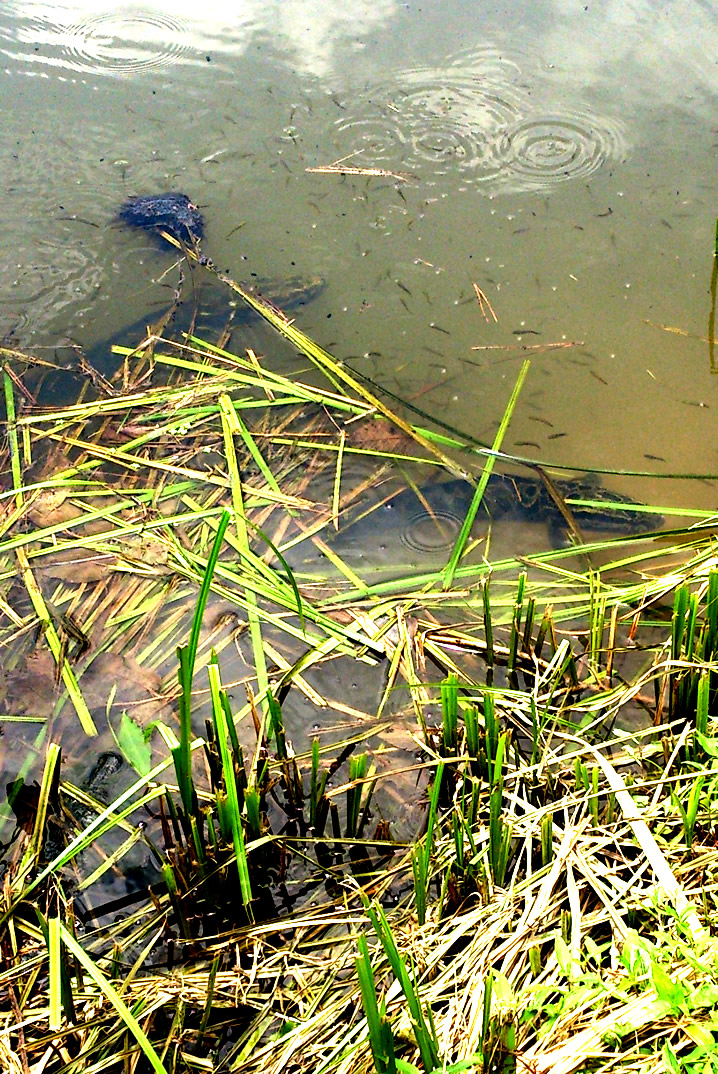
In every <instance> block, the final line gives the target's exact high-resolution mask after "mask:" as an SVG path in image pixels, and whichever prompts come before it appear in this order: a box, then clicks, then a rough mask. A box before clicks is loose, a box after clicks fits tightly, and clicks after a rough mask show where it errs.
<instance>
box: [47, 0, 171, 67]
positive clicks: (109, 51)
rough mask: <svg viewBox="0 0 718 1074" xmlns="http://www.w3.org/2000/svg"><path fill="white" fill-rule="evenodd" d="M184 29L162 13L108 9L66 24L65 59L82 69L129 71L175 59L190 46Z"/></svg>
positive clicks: (161, 64) (156, 65)
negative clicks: (108, 10) (102, 12)
mask: <svg viewBox="0 0 718 1074" xmlns="http://www.w3.org/2000/svg"><path fill="white" fill-rule="evenodd" d="M183 31H184V26H183V25H182V23H181V22H180V21H179V19H175V18H174V17H173V16H171V15H167V14H165V13H161V12H155V11H147V12H145V11H128V12H107V13H105V14H103V15H95V16H92V17H90V18H88V19H86V20H84V21H83V22H81V23H78V24H77V25H76V26H71V27H69V29H68V30H67V33H66V42H65V48H66V52H67V56H68V62H69V63H71V64H73V65H77V66H79V67H81V68H83V69H87V70H89V71H93V72H95V73H102V72H110V73H116V74H122V73H129V72H134V71H138V70H142V69H143V68H150V67H164V66H166V65H167V64H171V63H173V62H175V61H176V60H177V59H178V58H179V57H181V56H182V55H183V54H184V53H186V52H187V51H188V50H189V46H188V45H187V43H186V42H184V41H183V39H182V38H183Z"/></svg>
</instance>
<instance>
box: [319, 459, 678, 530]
mask: <svg viewBox="0 0 718 1074" xmlns="http://www.w3.org/2000/svg"><path fill="white" fill-rule="evenodd" d="M551 484H552V486H553V487H554V489H555V491H556V493H557V498H556V499H554V497H553V496H552V495H551V493H550V492H549V490H548V487H547V485H546V484H545V483H544V482H543V481H542V480H541V478H540V477H539V476H538V475H537V476H535V477H534V476H520V475H517V474H496V473H495V474H492V475H491V477H490V479H489V483H488V485H487V486H486V490H485V492H484V496H483V499H482V501H481V506H480V508H479V515H478V518H479V519H480V518H481V517H482V515H483V517H484V518H486V517H487V516H488V517H489V518H492V519H512V518H513V519H516V520H523V521H526V522H538V523H542V524H544V525H546V526H548V529H549V533H550V535H551V539H552V541H553V543H554V544H560V543H562V542H564V541H565V537H566V532H567V530H568V529H569V526H568V522H567V520H566V518H565V516H564V514H563V512H562V510H561V508H560V506H559V503H560V502H561V501H571V500H585V501H592V502H593V504H596V505H597V506H591V507H588V506H578V505H574V504H572V503H570V502H569V503H568V504H567V507H568V511H570V514H571V516H572V518H573V519H574V520H575V522H576V524H577V525H578V526H579V527H580V529H582V530H588V531H600V532H606V533H608V532H611V533H620V534H622V535H624V536H630V535H631V534H637V533H645V532H646V531H648V530H654V529H657V528H659V527H660V526H661V523H662V522H663V519H662V517H661V516H660V515H657V514H653V513H652V512H651V513H649V512H647V511H642V510H641V507H642V506H643V505H642V504H636V503H635V502H634V501H633V500H631V499H630V498H628V497H627V496H622V495H621V494H620V493H618V492H613V491H612V490H611V489H607V488H605V487H604V486H603V485H601V484H599V483H598V482H597V481H596V480H595V479H594V478H593V477H591V476H586V477H582V478H574V479H572V480H567V481H566V480H552V482H551ZM474 491H475V489H474V486H473V485H471V484H469V482H468V481H462V480H461V479H455V480H453V481H443V482H437V483H435V484H430V485H425V486H423V487H422V488H420V489H419V490H418V495H417V493H416V492H414V490H413V489H404V490H403V491H402V492H399V493H397V495H396V496H394V497H392V498H391V499H389V500H387V501H386V502H385V503H382V504H381V506H379V507H377V508H375V509H374V510H370V511H369V513H367V512H366V510H365V511H362V513H361V515H360V516H357V515H356V514H355V520H354V521H352V518H351V517H350V518H349V520H348V521H347V523H345V525H344V527H342V528H341V529H340V531H339V535H338V541H339V542H341V541H346V540H351V541H352V542H353V543H356V542H357V541H359V540H362V539H363V535H364V532H365V530H368V529H369V528H370V529H371V533H372V535H373V539H376V538H377V536H381V534H382V533H383V532H388V531H390V530H393V531H396V530H397V529H399V530H400V532H401V533H402V534H407V535H408V534H410V533H411V531H412V529H413V528H414V527H416V526H417V525H420V524H422V523H426V522H427V521H431V520H432V519H433V520H435V522H436V525H437V526H441V525H442V524H444V525H448V526H449V527H452V526H454V527H458V526H460V525H461V524H462V523H463V521H464V518H465V517H466V514H467V512H468V510H469V507H470V506H471V501H472V499H473V496H474ZM602 502H603V503H605V504H606V507H605V508H604V507H601V506H600V504H601V503H602ZM609 504H610V505H614V504H626V507H614V506H609ZM353 514H354V513H353ZM332 543H333V544H335V543H336V542H332Z"/></svg>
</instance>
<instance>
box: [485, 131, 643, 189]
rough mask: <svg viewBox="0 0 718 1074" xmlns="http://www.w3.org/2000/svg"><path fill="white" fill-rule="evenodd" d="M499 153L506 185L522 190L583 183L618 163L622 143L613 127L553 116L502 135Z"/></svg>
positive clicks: (622, 146)
mask: <svg viewBox="0 0 718 1074" xmlns="http://www.w3.org/2000/svg"><path fill="white" fill-rule="evenodd" d="M498 152H499V156H500V157H501V160H502V162H503V168H504V178H505V179H506V180H507V181H508V183H509V185H513V186H514V187H515V188H519V189H520V188H523V189H526V188H528V187H545V186H549V185H551V184H553V183H556V182H563V181H565V180H567V179H577V178H586V177H587V176H589V175H592V174H593V172H595V171H597V170H598V169H599V168H601V167H602V166H604V165H605V164H607V163H610V162H618V161H620V160H623V159H624V157H625V139H624V136H623V130H622V127H621V126H620V124H619V123H618V122H616V121H613V122H608V121H606V120H599V119H594V118H592V117H590V116H589V115H581V114H576V115H570V114H569V115H565V114H558V113H557V114H549V115H541V116H536V117H529V118H526V119H522V120H520V121H519V122H518V123H516V124H514V125H513V126H512V127H510V128H509V129H508V130H507V131H506V132H505V133H504V135H503V137H502V138H501V140H500V143H499V146H498ZM512 180H513V183H512Z"/></svg>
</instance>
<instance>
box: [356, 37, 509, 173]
mask: <svg viewBox="0 0 718 1074" xmlns="http://www.w3.org/2000/svg"><path fill="white" fill-rule="evenodd" d="M519 81H520V69H519V67H518V65H517V64H515V63H514V62H513V61H511V60H508V59H505V58H504V57H503V56H502V55H500V54H499V53H498V52H497V51H495V50H493V49H491V48H488V47H487V48H486V49H485V50H482V51H475V52H473V53H471V54H470V55H461V56H460V57H458V58H457V59H455V60H454V61H453V62H450V63H449V64H448V66H442V67H420V68H416V69H414V70H410V71H407V72H404V73H403V74H402V75H401V76H400V78H399V79H398V81H397V82H396V83H394V84H393V86H391V87H387V86H380V87H375V88H371V89H367V90H366V91H365V92H364V93H362V94H358V95H357V96H356V98H355V99H352V100H351V101H348V102H346V103H345V104H344V105H343V108H344V114H343V115H342V116H341V118H340V119H339V120H338V121H337V123H336V124H335V130H336V133H337V134H338V135H340V136H341V139H340V144H341V145H342V146H344V145H346V144H347V141H346V140H347V138H349V139H351V144H352V145H353V147H354V150H355V152H356V151H359V150H362V151H363V156H362V158H361V159H362V161H364V160H367V161H368V160H369V158H371V161H372V163H376V164H378V165H382V166H384V165H390V166H391V167H392V168H395V169H401V170H404V171H407V170H408V171H417V172H419V173H421V174H422V175H426V172H427V167H428V168H430V169H431V173H432V174H434V175H443V174H446V173H448V172H455V171H456V170H457V169H458V170H459V171H460V172H462V173H466V174H467V175H471V176H473V177H474V178H479V179H486V178H489V177H491V176H494V175H496V174H497V173H498V171H499V170H500V166H501V161H500V159H498V158H497V155H496V152H495V146H496V144H497V140H498V138H499V137H500V135H501V134H503V133H504V132H505V131H506V130H507V129H508V128H509V127H510V126H513V125H515V124H516V122H517V121H518V120H519V119H520V117H521V114H522V103H523V92H522V90H521V89H520V87H519ZM353 163H354V162H353Z"/></svg>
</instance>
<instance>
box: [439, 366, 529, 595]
mask: <svg viewBox="0 0 718 1074" xmlns="http://www.w3.org/2000/svg"><path fill="white" fill-rule="evenodd" d="M530 366H531V362H530V361H529V360H528V358H527V359H526V360H525V362H524V363H523V365H522V366H521V369H520V370H519V375H518V377H517V378H516V383H515V385H514V390H513V391H512V393H511V398H510V399H509V401H508V404H507V406H506V410H505V411H504V416H503V418H502V419H501V424H500V425H499V428H498V432H497V433H496V436H495V437H494V442H493V444H492V445H491V452H492V454H491V455H489V457H488V459H487V460H486V465H485V466H484V469H483V471H482V473H481V477H480V478H479V483H478V485H477V486H476V492H475V493H474V496H473V499H472V501H471V506H470V507H469V510H468V511H467V513H466V518H465V519H464V523H463V525H462V527H461V530H460V531H459V536H458V537H457V538H456V543H455V545H454V549H453V551H452V553H451V556H450V557H449V562H448V563H447V565H446V567H445V568H444V574H443V588H444V589H450V588H451V586H452V584H453V581H454V575H455V574H456V568H457V567H458V565H459V560H460V559H461V556H462V554H463V552H464V548H465V547H466V542H467V541H468V539H469V534H470V533H471V527H472V526H473V524H474V519H475V518H476V512H477V511H478V509H479V506H480V504H481V500H482V499H483V495H484V492H485V491H486V486H487V485H488V483H489V478H490V477H491V473H492V471H493V469H494V462H495V456H496V454H497V453H498V452H499V451H500V450H501V445H502V443H503V440H504V436H505V435H506V430H507V429H508V427H509V422H510V421H511V418H512V416H513V412H514V410H515V408H516V404H517V402H518V399H519V395H520V393H521V389H522V387H523V384H524V381H525V380H526V375H527V373H528V371H529V368H530Z"/></svg>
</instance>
